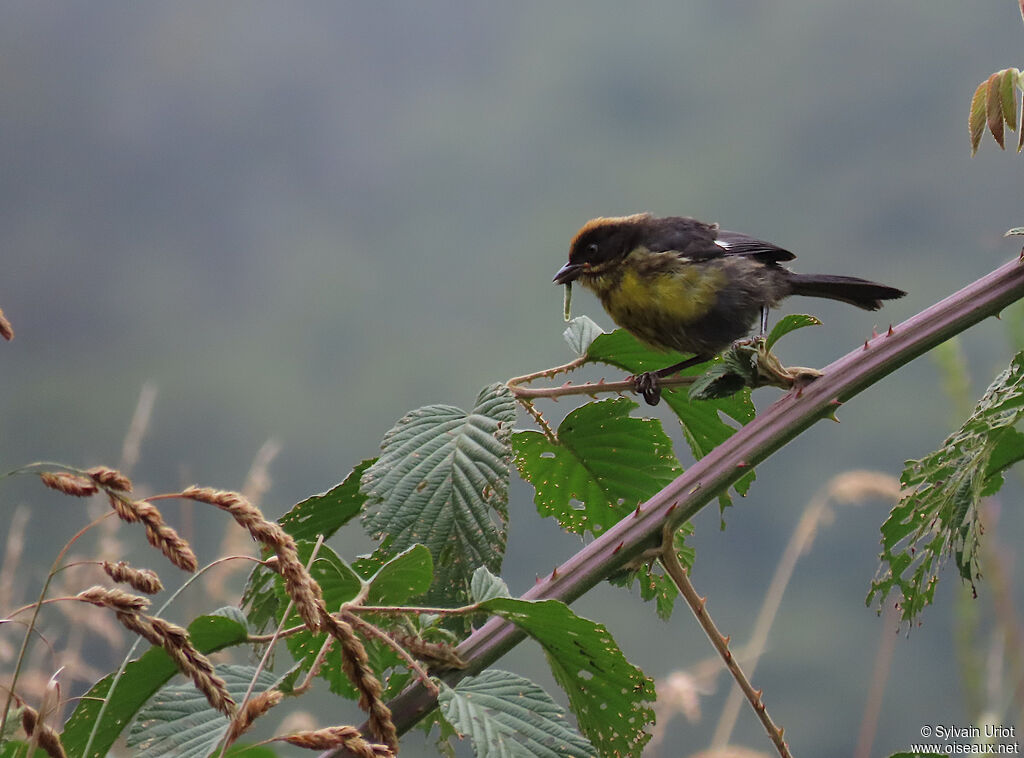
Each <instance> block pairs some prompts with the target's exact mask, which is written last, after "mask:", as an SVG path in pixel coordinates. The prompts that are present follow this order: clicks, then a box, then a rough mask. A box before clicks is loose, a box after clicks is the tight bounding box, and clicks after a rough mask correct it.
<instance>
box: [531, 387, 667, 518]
mask: <svg viewBox="0 0 1024 758" xmlns="http://www.w3.org/2000/svg"><path fill="white" fill-rule="evenodd" d="M636 407H637V404H636V403H634V402H633V401H632V400H627V399H626V398H621V397H620V398H615V399H612V400H602V401H599V402H593V403H587V404H586V405H582V406H580V407H579V408H577V409H575V410H574V411H572V412H571V413H569V415H568V416H566V417H565V419H563V420H562V423H561V424H560V425H559V427H558V432H557V435H556V437H557V439H556V441H554V442H553V441H551V440H550V439H548V438H547V437H546V436H545V435H544V434H541V433H540V432H533V431H524V432H516V433H515V434H514V435H512V443H513V447H514V448H515V462H516V466H517V467H518V469H519V473H520V474H521V475H522V477H523V478H524V479H526V480H527V481H528V482H530V483H531V484H532V485H533V486H534V488H535V494H534V502H535V503H536V505H537V511H538V513H540V514H541V515H542V516H554V517H555V518H556V519H558V522H559V523H560V524H561V525H562V527H563V528H565V529H568V530H570V531H573V532H576V533H578V534H583V533H584V532H591V533H592V534H601V533H603V532H604V531H605V530H606V529H607V528H608V527H610V526H611V525H612V524H614V523H616V522H617V521H619V520H621V519H622V518H623V517H624V516H626V515H627V514H628V513H630V512H631V511H632V510H633V509H635V508H636V506H637V505H639V504H640V503H642V502H643V501H644V500H647V499H648V498H650V497H651V496H652V495H654V494H655V493H656V492H658V491H659V490H660V489H662V488H663V487H664V486H665V485H667V484H668V483H669V482H671V481H672V480H673V479H675V478H676V477H677V476H679V474H681V473H682V469H681V468H680V466H679V463H678V461H676V458H675V455H674V454H673V452H672V441H671V440H670V439H669V438H668V436H667V435H666V434H665V432H664V431H663V430H662V428H661V422H659V421H657V420H655V419H639V418H632V417H631V416H630V415H629V413H630V411H632V410H633V409H634V408H636Z"/></svg>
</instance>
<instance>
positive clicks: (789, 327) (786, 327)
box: [765, 313, 821, 350]
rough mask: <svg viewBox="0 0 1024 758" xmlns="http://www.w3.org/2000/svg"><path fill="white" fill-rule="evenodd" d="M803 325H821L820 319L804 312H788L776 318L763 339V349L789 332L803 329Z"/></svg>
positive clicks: (768, 347) (769, 347)
mask: <svg viewBox="0 0 1024 758" xmlns="http://www.w3.org/2000/svg"><path fill="white" fill-rule="evenodd" d="M805 326H821V319H817V318H815V317H814V316H809V315H807V314H806V313H790V314H787V315H785V316H783V317H782V318H780V319H779V320H778V322H777V323H776V324H775V326H773V327H772V330H771V332H770V333H769V334H768V337H767V339H766V340H765V349H766V350H771V349H772V347H774V346H775V343H776V342H778V341H779V340H780V339H782V338H783V337H784V336H786V335H787V334H789V333H790V332H793V331H796V330H797V329H803V328H804V327H805Z"/></svg>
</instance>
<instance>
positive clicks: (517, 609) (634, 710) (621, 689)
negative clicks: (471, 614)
mask: <svg viewBox="0 0 1024 758" xmlns="http://www.w3.org/2000/svg"><path fill="white" fill-rule="evenodd" d="M481 609H482V610H485V611H489V612H491V613H495V614H497V615H499V616H501V617H502V618H505V619H506V620H508V621H511V622H512V623H514V624H515V625H516V626H518V627H519V628H520V629H522V630H523V631H524V632H526V633H527V634H528V635H530V637H532V638H533V639H534V640H536V641H537V642H539V643H540V645H541V647H543V648H544V652H545V653H546V654H547V658H548V664H549V665H550V666H551V672H552V674H554V677H555V680H556V681H557V682H558V683H559V685H561V687H562V689H563V690H565V694H566V695H567V696H568V698H569V705H570V707H571V708H572V712H573V713H574V714H575V715H576V719H577V721H578V722H579V725H580V730H581V731H582V732H583V734H585V735H586V737H587V739H588V740H590V742H591V744H592V745H593V746H594V747H595V748H596V749H597V752H598V754H599V755H618V756H639V755H640V753H641V751H642V750H643V746H644V744H646V742H647V741H648V740H649V739H650V738H651V736H650V734H648V733H647V732H646V731H644V727H645V726H646V725H647V724H651V723H653V722H654V711H653V710H652V709H651V707H650V705H649V704H650V703H652V702H654V699H655V693H654V683H653V682H652V681H651V680H650V679H648V678H647V677H646V676H644V674H643V672H642V671H640V669H638V668H636V667H635V666H633V665H632V664H631V663H630V662H629V661H627V660H626V657H625V656H624V655H623V654H622V651H621V650H620V649H619V647H618V645H617V644H616V642H615V640H614V639H613V638H612V636H611V634H610V633H609V632H608V630H607V629H606V628H605V627H604V625H603V624H598V623H596V622H594V621H590V620H589V619H585V618H582V617H581V616H577V615H576V614H575V613H573V612H572V611H571V610H570V609H569V607H568V606H566V605H565V604H564V603H561V602H559V601H557V600H542V601H538V602H529V601H526V600H517V599H513V598H494V599H493V600H488V601H487V602H486V603H483V604H482V606H481Z"/></svg>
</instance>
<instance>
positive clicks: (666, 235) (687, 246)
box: [646, 216, 796, 264]
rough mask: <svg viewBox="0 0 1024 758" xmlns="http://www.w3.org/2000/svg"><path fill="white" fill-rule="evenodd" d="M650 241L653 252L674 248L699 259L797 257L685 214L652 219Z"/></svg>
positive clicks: (771, 260)
mask: <svg viewBox="0 0 1024 758" xmlns="http://www.w3.org/2000/svg"><path fill="white" fill-rule="evenodd" d="M646 241H647V248H648V249H649V250H651V252H655V253H663V252H667V251H669V250H673V251H675V252H677V253H679V255H680V256H682V257H686V258H690V259H692V260H695V261H701V260H708V259H710V258H720V257H722V256H723V255H744V256H747V257H749V258H754V259H755V260H757V261H760V262H761V263H766V264H772V263H780V262H782V261H791V260H793V259H794V258H796V256H795V255H793V253H791V252H789V251H788V250H785V249H783V248H781V247H778V246H777V245H773V244H771V243H770V242H765V241H764V240H759V239H755V238H754V237H749V236H747V235H746V234H740V233H739V232H728V231H725V230H724V229H719V228H718V224H705V223H704V222H702V221H697V220H696V219H693V218H685V217H681V216H672V217H669V218H660V219H652V224H651V226H650V227H649V229H648V235H647V240H646Z"/></svg>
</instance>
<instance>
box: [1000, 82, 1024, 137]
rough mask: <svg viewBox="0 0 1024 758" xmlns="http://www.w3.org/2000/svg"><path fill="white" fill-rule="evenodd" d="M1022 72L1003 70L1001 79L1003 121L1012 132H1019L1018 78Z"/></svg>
mask: <svg viewBox="0 0 1024 758" xmlns="http://www.w3.org/2000/svg"><path fill="white" fill-rule="evenodd" d="M1019 75H1020V72H1019V71H1017V69H1015V68H1007V69H1003V70H1002V71H1001V72H1000V77H999V98H1000V100H1001V101H1002V102H1001V103H1000V109H1001V110H1002V112H1003V119H1004V120H1005V121H1006V125H1007V126H1008V127H1009V129H1010V131H1011V132H1012V131H1016V130H1017V90H1016V86H1017V77H1018V76H1019Z"/></svg>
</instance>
